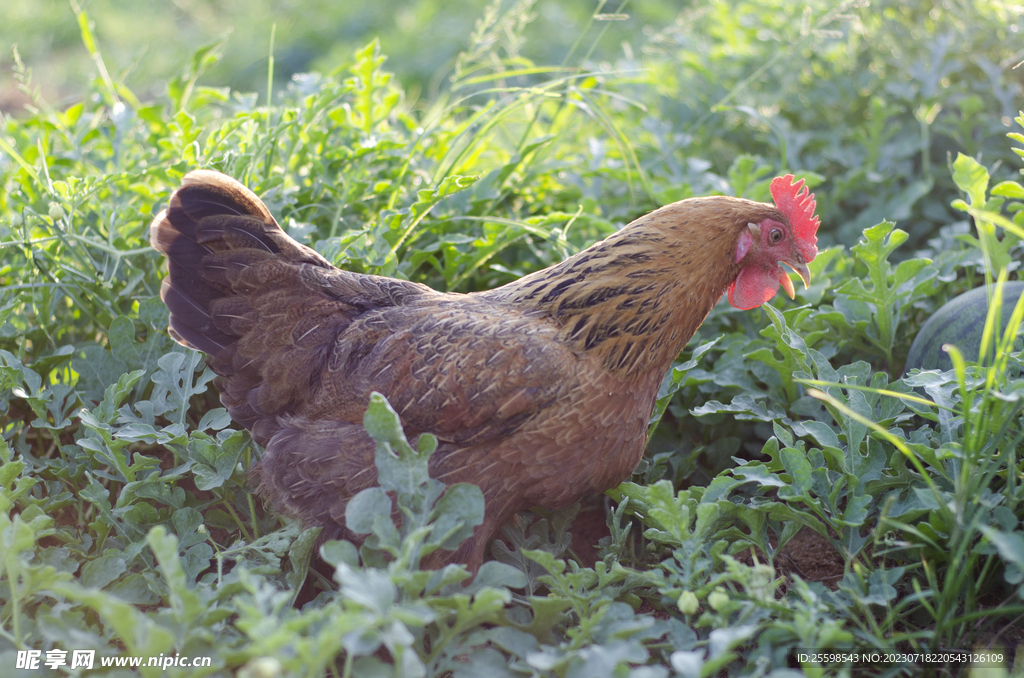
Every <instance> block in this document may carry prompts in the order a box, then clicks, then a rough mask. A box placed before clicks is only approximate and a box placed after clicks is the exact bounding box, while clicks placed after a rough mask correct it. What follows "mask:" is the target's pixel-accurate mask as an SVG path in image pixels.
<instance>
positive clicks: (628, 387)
mask: <svg viewBox="0 0 1024 678" xmlns="http://www.w3.org/2000/svg"><path fill="white" fill-rule="evenodd" d="M802 185H803V182H802V181H801V182H798V183H796V184H793V183H792V177H791V176H786V177H783V178H778V179H775V181H773V182H772V187H771V188H772V195H773V197H774V198H775V202H776V205H778V206H773V205H768V204H762V203H757V202H751V201H749V200H742V199H739V198H731V197H725V196H716V197H708V198H693V199H689V200H683V201H681V202H677V203H674V204H672V205H668V206H665V207H662V208H661V209H658V210H656V211H654V212H652V213H650V214H648V215H647V216H644V217H641V218H640V219H637V220H636V221H634V222H633V223H631V224H629V225H628V226H626V227H625V228H623V229H622V230H621V231H619V232H617V233H615V234H614V235H612V236H610V237H609V238H607V239H606V240H603V241H601V242H599V243H597V244H595V245H593V246H592V247H590V248H588V249H586V250H584V251H582V252H580V253H579V254H577V255H575V256H573V257H571V258H569V259H567V260H566V261H563V262H562V263H560V264H557V265H555V266H552V267H550V268H547V269H544V270H542V271H538V272H536V273H533V274H531V275H528V276H526V277H525V278H522V279H520V280H517V281H515V282H512V283H509V284H508V285H505V286H503V287H499V288H497V289H494V290H490V291H487V292H476V293H472V294H450V293H448V294H445V293H440V292H436V291H434V290H432V289H430V288H428V287H426V286H424V285H420V284H417V283H412V282H407V281H403V280H394V279H390V278H383V277H378V276H372V275H362V274H358V273H350V272H348V271H343V270H339V269H337V268H335V267H334V266H332V265H331V264H329V263H328V262H327V261H326V260H325V259H324V258H323V257H321V256H320V255H319V254H317V253H316V252H314V251H313V250H312V249H310V248H308V247H305V246H303V245H300V244H299V243H297V242H295V241H294V240H292V239H291V238H289V237H288V236H287V235H286V234H285V233H284V231H282V230H281V228H280V227H279V226H278V225H277V222H276V221H275V220H274V218H273V216H271V214H270V212H269V211H268V210H267V208H266V207H265V206H264V205H263V203H262V202H261V201H260V200H259V198H257V197H256V196H255V195H254V194H253V193H252V192H251V191H249V190H248V189H246V188H245V187H244V186H242V185H241V184H239V183H238V182H236V181H234V180H233V179H231V178H229V177H227V176H225V175H223V174H219V173H216V172H211V171H206V170H198V171H194V172H192V173H190V174H188V175H187V176H186V177H185V178H184V180H183V181H182V186H181V187H180V188H179V189H178V190H176V191H175V192H174V194H173V195H172V196H171V200H170V205H169V207H168V208H167V209H166V210H164V211H163V212H161V213H160V214H159V215H158V216H157V217H156V219H155V220H154V221H153V224H152V227H151V231H150V239H151V242H152V245H153V247H154V248H156V249H157V250H159V251H160V252H162V253H163V254H164V255H166V256H167V258H168V260H169V269H170V274H169V276H168V277H167V278H166V279H165V280H164V283H163V287H162V289H161V295H162V297H163V299H164V301H165V302H166V304H167V306H168V308H169V309H170V311H171V319H170V332H171V335H172V336H173V337H174V338H175V340H177V341H178V342H179V343H181V344H184V345H185V346H190V347H193V348H196V349H199V350H200V351H203V352H205V353H206V354H207V356H208V357H207V361H208V363H209V365H210V366H211V367H212V368H213V370H214V371H215V372H216V373H217V374H219V375H220V378H219V380H218V382H217V383H218V386H219V389H220V394H221V400H222V401H223V402H224V405H225V406H226V407H227V408H228V411H229V412H230V413H231V416H232V417H234V419H235V420H236V421H237V422H239V423H240V424H242V425H244V426H246V427H248V428H249V429H251V430H252V435H253V438H254V439H255V440H256V441H257V442H258V443H260V444H261V445H263V446H265V448H266V451H265V454H264V455H263V458H262V460H261V462H260V463H259V466H258V467H257V469H256V474H257V476H258V478H259V481H260V485H259V489H260V492H261V493H262V494H263V495H264V496H266V497H267V498H268V499H269V500H270V501H271V502H272V503H273V504H274V505H275V506H276V507H278V509H279V510H281V511H283V512H284V513H287V514H290V515H293V516H297V517H298V518H301V519H302V520H303V521H304V522H305V523H306V524H309V525H320V526H323V528H324V531H323V533H322V536H323V537H324V538H329V539H330V538H346V539H350V540H354V541H356V542H358V541H359V537H358V536H357V535H353V534H351V533H349V532H348V531H347V530H346V528H345V506H346V504H347V502H348V500H349V499H350V498H351V497H353V496H354V495H355V494H356V493H358V492H359V491H360V490H362V489H364V488H367V487H371V486H373V485H375V484H376V480H377V477H376V475H377V473H376V468H375V466H374V447H375V446H374V442H373V440H372V439H371V438H370V437H369V436H368V435H367V434H366V432H365V431H364V430H363V425H362V421H363V415H364V413H365V412H366V408H367V405H368V401H369V397H370V394H371V393H372V392H374V391H377V392H380V393H382V394H384V395H385V396H386V397H387V399H388V400H389V401H390V402H391V404H392V406H393V407H394V408H395V410H396V411H397V412H398V413H399V414H400V415H401V418H402V423H403V426H404V427H405V430H406V434H407V435H408V436H409V437H410V438H412V439H414V438H415V436H417V435H419V434H420V433H432V434H434V435H435V436H437V438H438V441H439V446H438V449H437V451H436V452H435V453H434V455H433V456H432V457H431V459H430V472H431V475H432V476H433V477H435V478H437V479H439V480H442V481H444V482H445V483H448V484H451V483H456V482H470V483H474V484H476V485H478V486H479V487H480V489H481V490H482V491H483V494H484V497H485V500H486V509H485V513H486V515H485V519H484V522H483V524H481V525H479V526H478V527H477V528H476V530H475V532H474V534H473V537H472V538H470V539H468V540H466V541H465V542H463V544H462V545H461V546H460V548H459V549H458V550H457V551H455V552H437V553H436V554H435V555H440V554H442V553H443V554H444V555H443V556H441V557H437V558H434V560H433V561H431V563H430V564H432V565H434V566H437V565H440V564H442V561H448V562H463V563H466V564H468V565H469V566H470V568H471V569H473V570H474V571H475V570H476V569H477V568H478V567H479V566H480V564H481V562H482V560H483V555H484V549H485V546H486V544H487V542H488V540H489V539H490V538H491V537H492V536H493V535H494V533H495V532H496V531H497V530H498V529H500V527H501V526H502V525H503V524H504V522H505V521H506V520H508V519H509V518H510V517H511V516H512V515H513V514H514V513H515V512H516V511H520V510H523V509H526V508H529V507H532V506H543V507H547V508H560V507H563V506H566V505H568V504H570V503H572V502H573V501H575V500H577V499H578V498H580V497H581V496H584V495H587V494H593V493H597V492H601V491H603V490H605V489H608V488H609V487H612V486H614V485H616V484H617V483H619V482H620V481H622V480H623V479H624V478H626V477H627V476H629V474H630V472H631V471H632V470H633V468H634V467H635V466H636V464H637V463H638V462H639V461H640V458H641V456H642V454H643V450H644V445H645V443H646V440H647V423H648V420H649V419H650V417H651V412H652V409H653V406H654V401H655V397H656V395H657V392H658V387H659V385H660V384H661V381H662V378H663V377H664V376H665V373H666V371H667V370H668V368H669V367H670V366H671V364H672V361H673V360H674V359H675V358H676V356H677V355H678V354H679V352H680V350H681V349H682V348H683V346H684V345H685V344H686V342H687V341H688V340H689V339H690V337H692V336H693V334H694V332H695V331H696V330H697V327H698V326H699V325H700V324H701V322H702V321H703V320H704V317H705V316H706V315H707V314H708V312H709V311H710V310H711V308H712V307H713V306H714V305H715V303H716V302H717V301H718V300H719V298H720V297H721V296H722V294H723V293H724V292H726V291H728V295H729V301H730V303H732V304H733V305H734V306H736V307H738V308H743V309H748V308H754V307H756V306H758V305H759V304H761V303H763V302H765V301H768V300H769V299H771V298H772V297H773V296H774V295H775V293H776V292H777V291H778V288H779V286H780V285H782V286H783V287H784V288H785V289H786V291H787V292H788V293H789V294H790V296H792V295H793V285H792V282H790V278H789V276H788V275H787V274H786V272H785V271H784V270H783V269H782V267H781V266H780V262H784V263H786V264H788V265H789V266H790V267H791V268H793V270H795V271H796V272H797V273H798V274H799V275H800V277H801V278H802V279H803V281H804V283H805V285H806V284H807V282H808V280H809V276H810V274H809V272H808V269H807V262H809V261H810V260H811V259H813V258H814V256H815V254H816V253H817V249H816V247H815V242H816V238H815V232H816V230H817V225H818V220H817V217H815V216H814V205H815V204H814V200H813V196H812V195H809V194H808V192H807V189H806V188H802ZM801 188H802V190H801Z"/></svg>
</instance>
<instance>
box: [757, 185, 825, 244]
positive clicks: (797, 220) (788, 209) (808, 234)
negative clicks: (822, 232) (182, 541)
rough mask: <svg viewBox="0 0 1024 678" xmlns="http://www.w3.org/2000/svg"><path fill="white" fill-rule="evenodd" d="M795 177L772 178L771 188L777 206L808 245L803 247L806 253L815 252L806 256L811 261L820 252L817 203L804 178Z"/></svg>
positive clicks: (798, 236) (795, 232)
mask: <svg viewBox="0 0 1024 678" xmlns="http://www.w3.org/2000/svg"><path fill="white" fill-rule="evenodd" d="M794 178H795V177H794V176H793V175H792V174H787V175H786V176H784V177H775V178H774V179H772V183H771V186H770V187H769V189H770V190H771V192H772V199H774V200H775V206H776V207H778V208H779V209H780V210H782V213H783V214H785V215H786V218H788V219H789V223H790V225H791V226H792V227H793V235H795V236H796V237H797V239H798V240H799V241H800V242H801V243H805V244H806V245H807V246H808V247H804V248H801V249H802V250H803V249H806V250H807V252H805V255H806V254H809V253H813V254H811V256H809V257H806V256H805V258H806V259H807V261H810V260H811V259H813V258H814V255H815V254H817V253H818V248H817V247H816V246H815V245H816V243H817V242H818V237H817V235H815V234H816V233H817V232H818V223H819V222H818V217H816V216H814V208H815V207H816V206H817V203H816V202H815V200H814V194H813V193H811V192H810V191H809V190H808V189H807V187H806V186H804V180H803V179H801V180H800V181H797V182H794V181H793V179H794Z"/></svg>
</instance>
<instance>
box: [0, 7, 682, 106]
mask: <svg viewBox="0 0 1024 678" xmlns="http://www.w3.org/2000/svg"><path fill="white" fill-rule="evenodd" d="M488 4H489V3H488V2H487V1H486V0H419V1H417V0H412V1H410V0H375V1H372V2H371V1H366V0H342V1H341V2H333V1H331V0H244V1H243V0H219V1H217V2H209V1H204V0H175V1H173V2H165V1H158V0H141V1H137V2H133V1H127V0H81V2H80V7H81V8H82V9H83V10H85V12H86V13H87V14H88V16H89V18H90V19H91V20H92V21H93V22H94V24H95V27H94V30H95V33H96V37H97V39H98V41H99V47H100V50H101V51H102V54H103V58H104V60H105V62H106V64H107V67H108V69H109V70H110V71H111V75H112V76H113V77H114V79H115V80H121V79H123V81H124V82H125V84H127V85H128V87H129V88H131V89H132V90H134V91H135V92H136V93H137V94H139V96H140V98H142V99H147V98H151V97H153V96H158V95H160V94H161V93H162V91H163V90H162V85H161V82H162V81H165V80H167V79H168V78H170V77H173V76H174V75H176V74H177V73H179V72H180V70H181V68H182V66H183V65H184V63H185V62H186V60H187V59H188V57H189V55H191V53H192V52H193V51H195V50H196V49H197V48H199V47H200V46H203V45H208V44H211V43H217V42H220V41H223V45H222V48H221V53H222V59H221V61H220V63H219V64H218V65H217V66H216V68H215V69H214V70H213V71H212V72H210V73H209V75H208V76H207V77H206V78H205V82H206V84H211V85H220V86H224V85H226V86H230V87H232V88H233V89H239V90H242V91H257V90H258V91H260V92H263V91H265V89H266V81H267V56H268V53H269V50H270V40H271V31H272V29H273V30H274V39H275V40H274V41H275V48H274V60H275V81H276V82H277V83H278V85H283V84H285V83H286V82H287V79H288V78H289V77H290V76H291V75H292V74H294V73H299V72H304V71H310V70H316V71H319V72H322V73H330V72H332V71H335V70H337V69H338V68H339V67H341V66H343V65H344V64H346V63H349V62H350V60H351V58H352V53H353V51H354V50H355V49H356V48H357V47H361V46H363V45H365V44H366V43H367V42H368V41H370V40H371V39H373V38H379V39H380V41H381V47H382V52H383V53H384V54H386V55H388V58H389V61H388V69H389V70H392V71H394V72H396V73H397V75H398V76H399V79H400V80H401V82H402V84H403V86H405V87H406V88H408V89H410V90H411V91H412V92H413V93H416V92H421V91H424V90H428V91H429V88H432V87H433V88H435V89H436V88H437V87H439V86H441V84H442V83H441V81H442V80H443V79H444V78H445V76H446V75H447V74H448V73H449V72H450V70H451V68H452V66H453V65H454V63H455V58H456V57H457V55H458V54H459V52H460V51H461V50H463V49H465V48H466V47H467V45H468V43H469V40H470V35H471V34H472V32H473V29H474V25H475V24H476V22H477V20H478V19H480V18H481V17H482V16H483V14H484V11H485V8H486V7H487V5H488ZM505 4H506V5H509V4H511V3H505ZM599 4H600V2H598V1H596V0H559V1H558V2H538V3H536V4H535V5H534V7H533V10H532V13H533V15H534V17H535V18H534V21H533V22H532V26H531V28H530V31H529V33H530V35H531V37H537V38H540V39H531V40H529V41H527V42H526V43H525V44H524V46H523V52H524V55H525V56H526V57H528V58H530V59H532V60H535V61H537V62H538V63H544V64H557V63H559V62H561V60H562V59H563V58H564V57H565V55H566V54H567V53H568V51H569V49H570V48H571V47H572V45H573V44H574V43H575V42H576V41H577V40H578V39H579V38H580V37H581V36H580V32H581V30H582V29H583V28H585V27H586V26H587V24H588V23H589V22H590V20H591V16H592V15H593V14H594V11H595V9H599V10H600V12H601V13H603V14H606V15H609V16H608V17H607V19H608V20H607V21H605V22H602V23H603V25H601V26H599V27H598V30H606V31H608V34H607V35H606V36H605V37H604V38H603V39H602V40H601V41H600V42H599V43H598V44H597V51H596V52H595V57H597V58H599V59H607V58H614V57H616V56H618V55H620V54H621V53H622V47H621V44H622V42H623V41H627V42H628V43H632V44H633V45H636V43H637V42H638V41H639V40H641V39H642V36H643V35H644V31H645V30H646V31H647V32H648V33H649V32H650V31H651V28H650V26H661V25H665V24H671V23H672V22H673V21H674V20H675V19H676V18H677V15H678V14H679V7H680V5H678V4H677V3H674V2H667V1H663V0H659V1H653V2H652V1H641V2H633V3H629V2H620V0H611V1H610V2H606V3H604V5H603V6H602V7H600V8H598V5H599ZM622 5H626V7H622ZM620 11H623V12H628V13H627V14H622V15H620V16H618V17H615V18H613V17H614V15H617V14H620ZM609 24H610V25H609ZM275 26H276V28H274V27H275ZM15 44H16V45H17V47H18V51H19V52H20V53H21V57H22V59H23V61H24V62H25V64H26V65H27V66H29V67H31V68H32V69H33V72H34V75H35V80H36V82H37V84H39V85H41V86H42V88H43V94H44V95H45V96H47V98H49V99H50V100H51V101H50V102H51V103H52V104H59V103H61V102H71V101H75V100H77V99H78V98H80V97H81V95H82V94H83V92H84V91H85V89H86V87H87V83H88V82H89V80H90V79H91V78H92V77H93V75H94V72H95V69H94V67H93V64H92V62H91V61H90V60H89V58H88V55H87V54H86V52H85V50H84V49H83V47H82V41H81V37H80V33H79V28H78V24H77V21H76V17H75V13H74V11H73V10H72V7H71V5H70V4H69V2H68V0H7V1H6V2H3V3H0V68H2V71H3V74H2V92H3V94H2V97H3V99H2V100H3V101H4V102H6V104H5V107H6V108H7V109H10V108H11V102H12V101H20V100H21V99H22V97H21V96H19V95H18V94H17V90H16V87H15V82H14V80H13V78H12V76H11V67H12V65H13V60H12V56H11V48H12V45H15ZM589 47H590V45H589V44H588V45H587V48H589Z"/></svg>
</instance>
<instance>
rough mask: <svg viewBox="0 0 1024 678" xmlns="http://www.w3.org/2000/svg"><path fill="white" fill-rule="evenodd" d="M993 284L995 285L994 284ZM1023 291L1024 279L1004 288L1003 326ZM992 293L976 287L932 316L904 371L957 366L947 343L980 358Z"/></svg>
mask: <svg viewBox="0 0 1024 678" xmlns="http://www.w3.org/2000/svg"><path fill="white" fill-rule="evenodd" d="M989 287H990V288H994V285H990V286H989ZM1021 292H1024V282H1020V281H1017V282H1008V283H1006V285H1005V286H1004V287H1003V311H1002V314H1001V315H1000V319H1001V320H1002V326H1003V327H1006V321H1007V320H1009V319H1010V314H1011V313H1013V307H1014V306H1015V305H1016V304H1017V299H1018V298H1019V297H1020V295H1021ZM990 293H991V292H990V291H989V290H986V288H985V287H984V286H982V287H976V288H975V289H973V290H971V291H970V292H964V293H963V294H961V295H960V296H959V297H957V298H956V299H952V300H950V301H949V302H947V303H946V304H945V305H944V306H943V307H942V308H940V309H939V310H938V311H936V312H935V315H933V316H932V317H931V318H928V322H926V323H925V324H924V326H923V327H922V328H921V331H920V332H918V333H917V336H916V337H915V338H914V343H913V344H911V345H910V354H909V355H908V356H907V366H906V367H905V368H904V369H903V371H904V373H906V372H909V371H910V370H912V369H914V368H915V367H916V368H920V369H922V370H943V371H945V370H951V369H953V363H952V362H950V360H949V356H948V355H947V354H946V352H945V351H943V350H942V345H943V344H953V345H955V346H956V347H957V348H958V349H960V352H961V353H963V356H964V359H965V360H972V361H973V360H977V359H978V349H979V348H980V347H981V333H982V332H983V331H984V330H985V317H986V316H987V315H988V297H989V295H990Z"/></svg>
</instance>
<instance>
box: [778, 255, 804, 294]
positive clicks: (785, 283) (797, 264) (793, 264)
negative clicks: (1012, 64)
mask: <svg viewBox="0 0 1024 678" xmlns="http://www.w3.org/2000/svg"><path fill="white" fill-rule="evenodd" d="M794 258H795V259H796V261H787V260H785V259H783V260H782V261H780V262H779V263H780V264H785V265H786V266H789V267H790V268H791V269H793V271H794V272H795V273H796V274H797V275H798V276H800V280H802V281H803V283H804V289H805V290H806V289H807V288H809V287H810V286H811V269H809V268H807V263H806V262H804V261H803V260H801V259H800V257H799V256H797V257H794ZM779 282H781V283H782V288H783V289H784V290H786V294H787V295H788V296H789V298H790V299H795V298H796V290H795V289H794V288H793V281H792V280H790V279H789V274H788V273H786V271H785V269H783V268H781V267H780V268H779Z"/></svg>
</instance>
